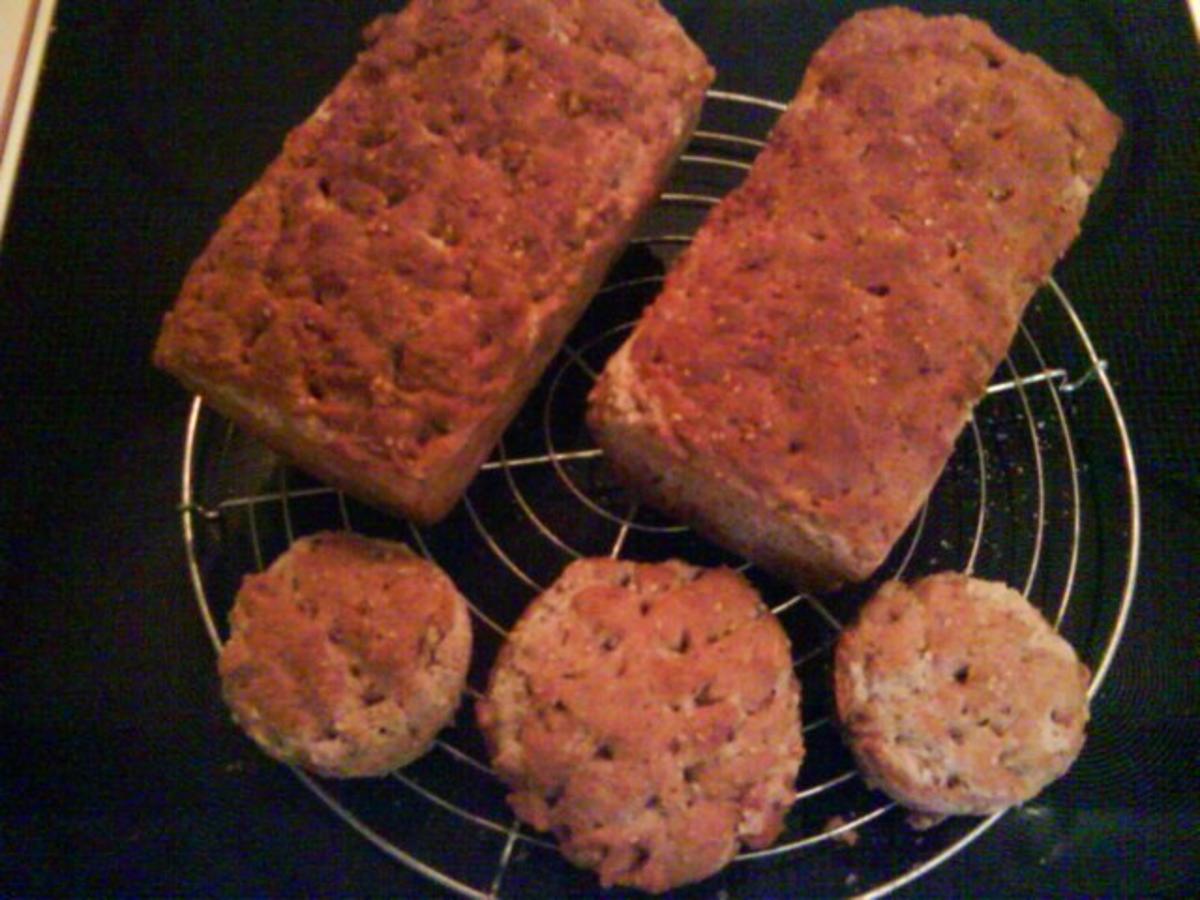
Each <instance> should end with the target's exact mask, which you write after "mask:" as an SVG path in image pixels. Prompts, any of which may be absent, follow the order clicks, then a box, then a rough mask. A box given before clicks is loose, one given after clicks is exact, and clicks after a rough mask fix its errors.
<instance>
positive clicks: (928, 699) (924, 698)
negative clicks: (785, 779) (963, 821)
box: [834, 573, 1089, 815]
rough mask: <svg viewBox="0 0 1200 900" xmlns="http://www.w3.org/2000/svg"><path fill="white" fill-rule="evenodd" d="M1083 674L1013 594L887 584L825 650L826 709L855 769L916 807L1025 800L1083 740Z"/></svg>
mask: <svg viewBox="0 0 1200 900" xmlns="http://www.w3.org/2000/svg"><path fill="white" fill-rule="evenodd" d="M1088 679H1089V673H1088V669H1087V667H1086V666H1084V665H1083V664H1082V663H1081V662H1080V661H1079V659H1078V658H1077V657H1076V655H1075V651H1074V650H1073V649H1072V648H1071V645H1070V644H1068V643H1067V642H1066V641H1065V640H1064V639H1063V638H1062V637H1060V636H1059V635H1058V634H1057V633H1055V632H1054V630H1053V629H1051V627H1050V626H1049V624H1047V622H1046V620H1045V619H1044V618H1042V615H1041V613H1039V612H1038V611H1037V610H1036V609H1035V608H1034V607H1033V606H1031V605H1030V604H1029V602H1028V601H1027V600H1026V599H1025V598H1024V597H1022V596H1021V594H1020V593H1019V592H1018V591H1015V590H1013V589H1012V588H1009V587H1007V586H1005V585H1003V584H1001V583H998V582H990V581H981V580H978V579H973V578H968V577H967V576H965V575H960V574H957V573H942V574H940V575H931V576H929V577H927V578H923V579H921V580H920V581H917V582H915V583H914V584H912V585H911V586H905V585H903V584H901V583H899V582H894V581H893V582H888V583H887V584H885V585H883V587H881V588H880V589H879V591H878V593H877V594H876V595H875V596H874V597H873V598H872V599H871V600H870V601H868V603H867V604H866V605H865V606H864V607H863V609H862V613H861V615H860V617H859V620H858V622H857V623H856V624H855V625H854V626H853V627H851V628H848V629H846V630H845V631H844V632H843V633H842V635H841V637H840V639H839V641H838V647H837V654H836V661H835V665H834V684H835V693H836V697H837V709H838V718H839V720H840V721H841V724H842V730H843V735H844V736H845V739H846V742H847V744H848V745H849V746H850V749H851V750H852V751H853V753H854V756H855V758H856V759H857V760H858V764H859V767H860V768H861V769H862V772H863V774H864V776H865V777H866V778H867V780H868V781H869V782H870V783H871V784H873V785H875V786H877V787H879V788H880V789H881V790H883V791H885V792H886V793H888V794H889V795H890V796H891V797H892V798H894V799H895V800H897V801H898V802H899V803H901V804H903V805H904V806H907V807H909V808H910V809H913V810H916V811H918V812H922V813H930V814H962V815H984V814H987V813H993V812H999V811H1000V810H1002V809H1006V808H1008V807H1010V806H1013V805H1015V804H1018V803H1024V802H1025V801H1027V800H1030V799H1032V798H1033V797H1035V796H1036V795H1037V794H1038V793H1039V792H1040V791H1041V790H1042V789H1043V788H1044V787H1046V785H1048V784H1049V783H1050V782H1052V781H1053V780H1054V779H1056V778H1058V777H1059V776H1061V775H1062V774H1063V773H1065V772H1066V771H1067V769H1068V768H1070V766H1071V764H1072V763H1073V762H1074V761H1075V759H1076V758H1077V757H1078V756H1079V752H1080V750H1081V749H1082V747H1083V741H1084V726H1085V725H1086V723H1087V720H1088V703H1087V686H1088Z"/></svg>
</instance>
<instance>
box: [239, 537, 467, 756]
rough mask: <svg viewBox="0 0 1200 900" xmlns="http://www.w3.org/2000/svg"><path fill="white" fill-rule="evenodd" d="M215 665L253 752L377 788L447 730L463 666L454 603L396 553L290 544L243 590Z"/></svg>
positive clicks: (377, 544) (315, 540) (353, 545)
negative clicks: (377, 780)
mask: <svg viewBox="0 0 1200 900" xmlns="http://www.w3.org/2000/svg"><path fill="white" fill-rule="evenodd" d="M230 624H231V630H232V633H231V634H230V637H229V641H228V642H227V643H226V644H225V647H224V649H223V650H222V651H221V657H220V660H219V663H218V668H219V671H220V674H221V682H222V689H223V692H224V695H225V700H226V702H227V703H228V704H229V708H230V709H231V710H232V711H233V715H234V718H235V719H236V720H237V722H238V723H239V724H240V725H241V727H242V728H243V729H244V730H245V732H246V733H247V734H248V735H250V737H251V738H253V739H254V740H255V741H256V742H257V743H258V745H259V746H260V747H262V749H263V750H264V751H266V752H267V753H268V754H269V755H270V756H272V757H274V758H275V759H278V760H281V761H283V762H287V763H294V764H296V765H299V766H302V767H303V768H305V769H308V770H310V771H312V772H316V773H318V774H320V775H326V776H332V777H341V778H353V777H363V776H372V775H383V774H385V773H387V772H389V771H391V770H392V769H395V768H397V767H398V766H403V765H405V764H407V763H409V762H412V760H414V759H416V758H417V757H418V756H420V755H421V754H422V753H424V752H425V751H426V750H427V749H428V748H429V745H430V743H431V742H432V741H433V738H434V736H435V735H436V734H437V733H438V731H440V730H441V728H442V727H443V726H445V725H446V724H447V723H448V722H449V721H450V719H451V718H453V716H454V712H455V710H456V709H457V707H458V703H459V698H460V697H461V695H462V691H463V686H464V683H465V681H466V674H467V666H468V664H469V662H470V657H471V620H470V615H469V613H468V611H467V604H466V601H465V600H464V599H463V598H462V596H461V595H460V594H459V593H458V591H457V590H455V588H454V585H453V584H452V583H451V581H450V579H449V578H447V577H446V575H445V574H443V572H442V571H441V570H440V569H439V568H438V567H437V566H435V565H434V564H433V563H431V562H429V561H428V560H425V559H422V558H420V557H418V556H416V555H414V554H413V553H412V552H411V551H410V550H409V549H408V548H407V547H405V546H404V545H403V544H398V543H394V542H391V541H382V540H373V539H370V538H365V537H361V536H359V535H356V534H352V533H348V532H347V533H332V532H326V533H322V534H316V535H312V536H311V537H305V538H302V539H300V540H298V541H296V542H295V543H294V544H293V545H292V547H291V549H290V550H288V551H287V552H286V553H284V554H283V555H282V556H280V557H279V558H278V559H277V560H275V562H274V563H273V564H272V565H271V567H270V568H269V569H267V570H266V571H265V572H262V573H260V574H257V575H250V576H248V577H247V578H246V579H245V581H244V582H243V583H242V587H241V590H240V591H238V595H237V600H236V603H235V604H234V607H233V611H232V613H231V614H230Z"/></svg>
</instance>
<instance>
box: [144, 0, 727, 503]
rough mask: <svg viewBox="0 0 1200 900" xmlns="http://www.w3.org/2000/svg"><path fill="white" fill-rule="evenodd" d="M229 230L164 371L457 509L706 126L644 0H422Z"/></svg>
mask: <svg viewBox="0 0 1200 900" xmlns="http://www.w3.org/2000/svg"><path fill="white" fill-rule="evenodd" d="M366 36H367V40H368V47H367V49H366V50H364V51H363V52H362V54H361V55H360V56H359V58H358V61H357V63H356V64H355V65H354V67H353V68H352V69H351V70H350V72H349V73H348V74H347V75H346V76H345V78H344V79H343V80H342V82H341V83H340V84H339V85H338V86H337V87H336V88H335V90H334V91H333V93H332V94H331V95H330V97H329V98H327V99H326V100H325V101H324V102H323V103H322V104H321V106H320V108H319V109H318V110H317V111H316V112H315V113H314V115H313V116H312V117H311V118H310V119H308V121H306V122H305V123H304V124H302V125H301V126H299V127H298V128H297V129H296V130H294V131H293V132H292V133H291V134H290V135H289V136H288V138H287V141H286V143H285V145H284V149H283V152H282V154H281V155H280V156H279V157H278V158H277V159H276V160H275V161H274V162H273V163H271V165H270V166H269V167H268V168H267V170H266V172H265V174H264V175H263V176H262V178H261V179H260V180H259V181H258V183H256V184H255V185H254V186H253V187H252V188H251V189H250V190H249V191H248V192H247V193H246V195H245V196H244V197H242V199H241V200H239V201H238V202H237V204H236V205H235V206H234V207H233V209H232V210H231V211H230V212H229V214H228V215H227V216H226V217H225V219H224V221H223V222H222V224H221V227H220V229H219V230H218V231H217V233H216V234H215V235H214V237H213V238H212V240H211V242H210V244H209V245H208V247H207V248H206V249H205V251H204V252H203V254H202V255H201V256H200V258H199V259H198V260H197V261H196V262H195V264H194V265H193V266H192V268H191V271H190V272H189V274H188V276H187V278H186V280H185V282H184V284H183V287H182V290H181V293H180V296H179V299H178V301H177V303H176V305H175V308H174V309H173V310H172V311H171V312H170V313H168V314H167V316H166V319H165V321H164V323H163V328H162V332H161V335H160V337H159V341H158V344H157V347H156V350H155V355H154V359H155V363H156V364H157V365H158V366H160V367H162V368H163V369H166V370H167V371H169V372H171V373H172V374H174V375H175V376H176V377H178V378H179V380H180V381H182V382H183V383H184V385H186V386H187V387H188V388H190V389H192V390H194V391H196V392H198V393H200V394H201V395H203V396H204V398H205V399H206V401H207V402H209V403H210V404H211V405H212V406H214V407H215V408H216V409H217V410H219V411H220V412H222V413H223V414H225V415H226V416H228V417H230V418H232V419H234V420H235V421H237V422H238V423H239V424H240V425H241V426H243V427H244V428H245V429H246V430H248V431H250V432H251V433H253V434H255V435H256V436H258V437H259V438H260V439H261V440H263V441H264V442H265V443H267V444H268V445H269V446H271V447H272V448H274V449H275V450H276V451H278V452H280V453H282V454H283V455H284V456H286V457H288V458H290V459H291V460H292V461H294V462H295V463H297V464H298V465H300V466H301V467H303V468H305V469H307V470H309V471H311V472H312V473H313V474H315V475H317V476H318V477H320V478H322V479H324V480H326V481H328V482H330V483H332V484H334V485H336V486H338V487H341V488H343V489H345V490H346V491H348V492H350V493H352V494H354V495H356V496H358V497H360V498H362V499H364V500H366V501H368V502H370V503H373V504H375V505H378V506H381V507H384V508H387V509H390V510H392V511H395V512H398V513H400V514H402V515H404V516H407V517H409V518H411V519H414V520H417V521H420V522H430V521H433V520H436V519H438V518H440V517H442V516H443V515H445V513H446V512H447V511H448V510H449V509H450V507H451V506H453V504H454V503H455V502H456V501H457V499H458V498H459V496H461V494H462V491H463V490H465V488H466V485H467V484H468V483H469V481H470V480H471V478H472V477H473V476H474V474H475V473H476V471H477V470H478V468H479V466H480V465H481V464H482V463H483V461H484V460H485V458H486V457H487V455H488V453H489V452H490V451H491V448H492V447H493V445H494V444H495V442H496V440H497V439H498V438H499V435H500V433H501V432H502V431H503V429H504V427H505V426H506V425H507V423H508V422H509V420H510V419H511V418H512V416H513V415H514V414H515V413H516V411H517V409H518V408H519V407H520V405H521V403H522V402H523V400H524V398H525V396H526V395H527V393H528V392H529V390H530V389H531V388H532V387H533V385H534V383H535V382H536V380H537V378H538V376H539V375H540V373H541V372H542V370H543V369H544V368H545V366H546V365H547V364H548V363H549V361H550V359H551V358H552V356H553V355H554V353H555V352H556V351H557V349H558V347H559V346H560V344H561V342H562V340H563V338H564V337H565V335H566V333H567V332H568V330H569V329H570V328H571V326H572V325H573V324H574V322H575V320H576V319H577V318H578V316H579V315H580V314H581V313H582V311H583V309H584V307H585V305H586V303H587V301H588V300H589V299H590V298H591V296H592V294H593V293H594V292H595V290H596V289H597V288H598V286H599V284H600V282H601V280H602V279H603V277H604V275H605V273H606V271H607V269H608V266H609V265H610V263H611V262H612V260H613V259H614V257H615V256H616V255H617V254H618V253H619V252H620V250H621V249H622V247H623V246H624V245H625V243H626V242H627V240H628V238H629V237H630V235H631V233H632V231H633V229H634V227H635V225H636V222H637V220H638V218H639V217H640V215H641V214H642V213H643V212H644V210H645V209H646V208H647V207H648V206H649V205H650V204H651V203H652V202H653V200H654V199H655V198H656V197H657V194H658V190H659V186H660V185H661V183H662V181H663V180H664V179H665V177H666V174H667V171H668V169H669V168H670V166H671V165H672V163H673V162H674V160H675V158H676V156H677V154H678V153H679V152H680V150H681V149H682V148H683V146H684V145H685V144H686V143H687V140H688V138H689V136H690V133H691V131H692V129H693V127H694V125H695V122H696V119H697V117H698V115H699V111H700V107H701V104H702V102H703V95H704V90H705V88H706V87H707V86H708V84H709V83H710V82H711V80H712V71H711V69H710V68H709V67H708V65H707V63H706V61H705V59H704V56H703V54H702V53H701V51H700V50H699V49H698V48H697V47H696V46H695V45H694V44H692V43H691V41H690V40H689V39H688V38H687V36H686V35H685V34H684V32H683V30H682V29H681V28H680V26H679V24H678V23H677V22H676V21H675V20H674V19H673V18H672V17H671V16H669V15H668V14H667V13H666V12H664V11H663V9H662V8H661V7H660V6H659V4H658V3H657V2H655V0H594V2H588V3H577V2H569V0H489V2H482V3H479V2H466V0H438V2H433V0H414V2H412V3H410V4H409V5H408V7H407V8H406V9H405V10H404V11H403V12H401V13H399V14H397V15H392V16H384V17H382V18H381V19H379V20H378V21H377V22H375V23H374V24H373V25H372V26H371V27H370V28H369V29H368V30H367V32H366Z"/></svg>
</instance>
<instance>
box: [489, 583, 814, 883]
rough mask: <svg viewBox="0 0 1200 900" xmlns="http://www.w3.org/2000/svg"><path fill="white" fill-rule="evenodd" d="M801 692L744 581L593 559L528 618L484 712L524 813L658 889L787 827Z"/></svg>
mask: <svg viewBox="0 0 1200 900" xmlns="http://www.w3.org/2000/svg"><path fill="white" fill-rule="evenodd" d="M799 702H800V688H799V685H798V684H797V682H796V678H795V675H794V674H793V670H792V660H791V651H790V645H789V643H788V639H787V635H786V634H785V633H784V631H783V629H782V628H781V627H780V625H779V622H778V621H777V620H776V619H775V617H774V616H773V615H771V613H770V611H769V610H768V609H767V608H766V607H765V606H763V604H762V602H761V601H760V600H759V597H758V594H757V593H756V592H755V591H754V589H753V588H752V587H751V586H750V585H749V584H748V583H747V582H746V581H745V580H744V579H743V578H742V577H741V576H739V575H737V574H735V573H734V572H731V571H729V570H725V569H697V568H693V567H691V566H687V565H684V564H683V563H679V562H666V563H661V564H655V565H649V564H639V563H633V562H618V561H615V560H608V559H588V560H582V561H579V562H576V563H574V564H572V565H571V566H570V567H568V568H567V570H566V571H565V572H564V573H563V574H562V576H561V577H560V578H559V580H558V581H557V582H556V583H555V584H554V585H553V586H552V587H550V588H549V589H548V590H547V591H546V592H545V593H544V594H542V595H541V596H540V597H538V598H537V599H536V600H534V602H533V603H532V604H531V605H530V606H529V608H528V609H527V610H526V611H525V613H524V615H522V617H521V619H520V621H519V622H518V623H517V625H516V627H515V628H514V629H513V631H512V633H511V635H510V636H509V638H508V641H507V643H506V644H505V646H504V648H503V649H502V651H501V653H500V656H499V658H498V659H497V661H496V664H495V666H494V668H493V670H492V674H491V681H490V685H489V688H488V692H487V696H486V698H485V699H484V700H483V701H482V702H481V703H480V704H479V705H478V716H479V724H480V726H481V728H482V729H483V731H484V734H485V735H486V737H487V740H488V745H489V747H490V749H491V753H492V760H493V763H494V764H495V767H496V769H497V771H498V773H499V774H500V776H501V777H502V778H503V779H504V780H505V782H506V783H508V784H509V785H510V786H511V788H512V793H511V794H510V795H509V803H510V804H511V806H512V807H513V809H514V810H515V811H516V813H517V815H518V816H519V817H520V818H521V819H523V820H524V821H525V822H527V823H529V824H530V825H532V826H533V827H534V828H537V829H539V830H543V831H544V830H550V831H553V832H554V834H555V835H556V836H557V838H558V840H559V843H560V845H561V848H562V851H563V854H564V855H565V856H566V857H567V859H569V860H571V861H572V862H573V863H575V864H576V865H579V866H583V867H585V868H590V869H595V870H596V871H597V872H598V873H599V875H600V880H601V881H602V883H603V884H604V885H605V886H606V887H607V886H609V885H613V884H623V885H629V886H632V887H637V888H641V889H642V890H646V891H654V892H657V891H663V890H667V889H668V888H671V887H675V886H677V885H681V884H686V883H688V882H692V881H697V880H699V879H701V878H705V877H707V876H709V875H711V874H713V873H714V872H716V871H717V870H719V869H720V868H721V867H723V866H724V865H725V864H726V863H728V862H729V861H730V860H731V859H732V858H733V857H734V855H735V854H736V853H737V851H738V848H739V845H743V844H744V845H746V846H749V847H754V848H758V847H765V846H767V845H769V844H770V843H771V842H772V841H774V840H775V838H776V837H777V836H778V835H779V832H780V830H781V829H782V827H783V818H784V815H785V813H786V812H787V810H788V808H789V807H790V806H791V804H792V802H793V800H794V799H795V779H796V773H797V771H798V769H799V768H800V762H801V760H802V758H803V756H804V745H803V742H802V739H801V733H800V706H799Z"/></svg>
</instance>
